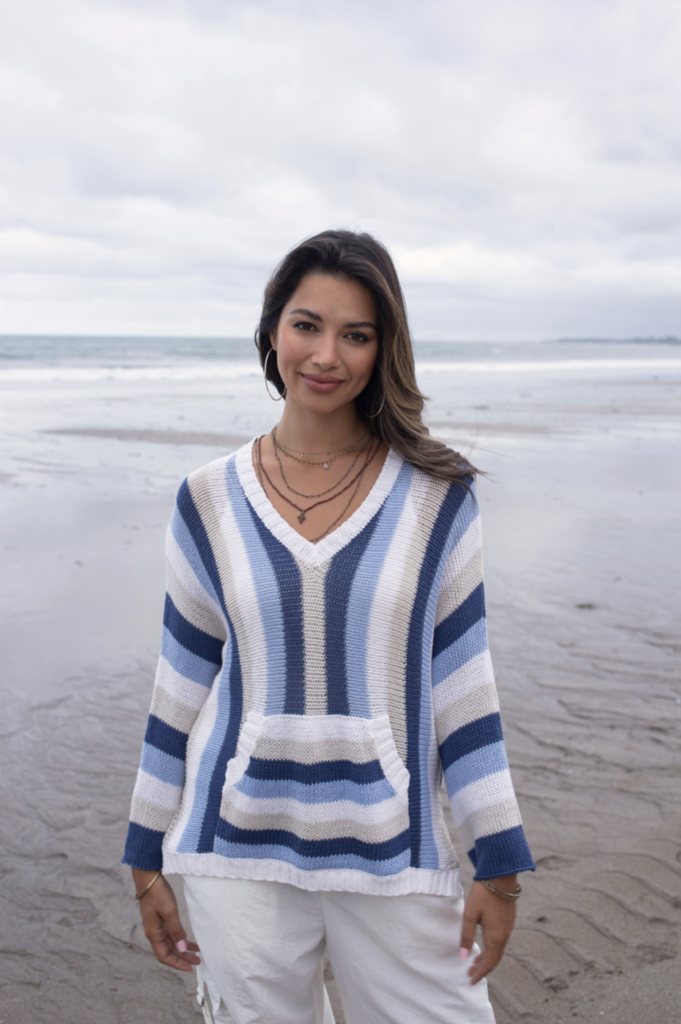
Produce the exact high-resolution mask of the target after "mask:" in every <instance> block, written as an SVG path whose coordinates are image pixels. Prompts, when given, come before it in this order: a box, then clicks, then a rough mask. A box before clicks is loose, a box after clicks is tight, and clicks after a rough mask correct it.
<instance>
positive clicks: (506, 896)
mask: <svg viewBox="0 0 681 1024" xmlns="http://www.w3.org/2000/svg"><path fill="white" fill-rule="evenodd" d="M478 882H480V884H481V885H484V887H485V889H489V891H490V892H493V893H494V895H495V896H501V898H502V900H511V901H512V902H513V903H515V901H516V900H517V899H518V897H519V896H520V894H521V892H522V891H523V890H522V889H521V887H520V883H518V885H517V886H516V890H515V892H504V890H503V889H498V888H497V886H496V885H494V884H493V883H492V882H490V880H489V879H488V878H478Z"/></svg>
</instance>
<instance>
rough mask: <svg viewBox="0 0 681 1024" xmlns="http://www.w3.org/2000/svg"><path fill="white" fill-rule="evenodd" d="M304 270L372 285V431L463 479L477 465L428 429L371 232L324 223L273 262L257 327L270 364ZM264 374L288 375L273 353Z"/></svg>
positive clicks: (400, 302)
mask: <svg viewBox="0 0 681 1024" xmlns="http://www.w3.org/2000/svg"><path fill="white" fill-rule="evenodd" d="M307 274H329V275H331V276H333V277H347V278H353V279H354V280H356V281H359V282H360V284H363V285H364V286H365V287H366V288H368V289H369V291H370V292H371V293H372V295H373V298H374V302H375V304H376V314H377V317H378V324H377V326H378V358H377V360H376V366H375V367H374V372H373V373H372V375H371V379H370V380H369V383H368V384H367V386H366V387H365V389H364V391H362V393H361V394H360V395H358V396H357V400H356V401H357V408H358V410H359V412H360V413H361V414H362V415H363V416H364V417H365V418H366V419H367V420H368V421H369V423H370V424H371V428H372V430H373V431H374V433H375V434H376V435H377V436H378V437H380V438H381V440H383V441H385V442H386V444H388V445H390V446H391V447H392V448H394V449H395V451H396V452H399V454H400V455H401V456H402V457H403V458H404V459H406V460H407V462H410V463H411V464H412V465H413V466H416V467H417V468H418V469H422V470H423V471H424V472H425V473H428V474H429V475H430V476H434V477H438V478H439V479H441V480H448V481H451V482H456V483H462V484H463V485H464V486H466V481H465V480H464V479H462V478H465V477H467V478H468V479H469V480H470V479H471V478H472V477H474V476H475V473H476V469H475V467H474V466H472V465H471V463H470V462H469V461H468V459H466V458H465V457H464V456H463V455H460V454H459V453H458V452H455V451H452V449H451V448H448V447H447V445H445V444H443V443H442V441H437V440H436V439H435V438H434V437H431V436H430V433H429V432H428V428H427V427H426V425H425V424H424V422H423V420H422V418H421V414H422V412H423V406H424V402H425V398H424V396H423V395H422V394H421V391H420V390H419V388H418V385H417V383H416V372H415V369H414V353H413V349H412V343H411V336H410V334H409V325H408V322H407V311H406V308H405V305H404V296H403V295H402V289H401V287H400V282H399V280H398V278H397V272H396V270H395V267H394V264H393V261H392V259H391V258H390V255H389V253H388V251H387V249H386V248H385V247H384V246H383V245H381V243H380V242H377V241H376V239H375V238H372V236H371V235H368V234H366V233H363V232H362V233H359V232H354V231H340V230H339V231H322V232H321V234H319V235H314V236H313V237H312V238H308V239H306V240H305V241H304V242H301V243H300V245H297V246H296V247H295V248H294V249H292V250H291V252H289V253H288V255H287V256H285V257H284V259H283V260H282V261H281V263H280V264H279V265H278V266H277V267H276V268H275V270H274V273H273V274H272V277H271V278H270V280H269V282H268V284H267V287H266V288H265V298H264V301H263V308H262V315H261V317H260V323H259V325H258V329H257V331H256V332H255V343H256V346H257V348H258V351H259V353H260V363H261V365H262V366H263V368H265V360H266V359H267V354H268V352H269V351H270V349H271V348H272V335H273V334H275V333H276V330H277V327H278V325H279V318H280V317H281V312H282V310H283V308H284V306H285V305H286V303H287V302H288V301H289V299H290V298H291V296H292V295H293V293H294V292H295V290H296V288H297V287H298V285H299V284H300V282H301V281H302V279H303V278H304V277H305V276H306V275H307ZM266 369H267V373H266V376H267V380H268V381H270V382H271V383H272V384H274V386H275V388H276V389H277V391H278V392H279V394H280V395H283V393H284V382H283V380H282V379H281V376H280V375H279V370H278V368H277V361H276V359H270V360H269V362H268V364H267V368H266Z"/></svg>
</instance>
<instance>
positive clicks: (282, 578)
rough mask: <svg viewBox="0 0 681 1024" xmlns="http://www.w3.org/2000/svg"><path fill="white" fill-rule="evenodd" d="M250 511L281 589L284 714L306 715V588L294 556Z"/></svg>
mask: <svg viewBox="0 0 681 1024" xmlns="http://www.w3.org/2000/svg"><path fill="white" fill-rule="evenodd" d="M249 511H250V513H251V517H252V520H253V523H254V524H255V528H256V530H257V531H258V534H259V536H260V540H261V541H262V545H263V547H264V548H265V551H266V552H267V556H268V558H269V560H270V562H271V565H272V569H273V571H274V580H275V585H276V586H277V588H278V590H279V607H280V608H281V610H282V617H283V635H284V643H285V649H286V701H285V704H284V714H286V715H304V714H305V651H304V645H303V590H302V582H301V578H300V569H299V568H298V565H297V564H296V560H295V558H294V557H293V555H292V554H291V553H290V551H288V550H287V549H286V548H285V547H284V545H283V544H281V543H280V542H279V541H278V540H277V538H276V537H275V536H274V535H273V534H272V533H271V532H270V531H269V530H268V529H267V527H266V526H265V524H264V523H263V522H262V520H261V519H260V518H259V517H258V516H257V515H256V513H255V512H254V510H253V509H252V508H251V507H250V505H249Z"/></svg>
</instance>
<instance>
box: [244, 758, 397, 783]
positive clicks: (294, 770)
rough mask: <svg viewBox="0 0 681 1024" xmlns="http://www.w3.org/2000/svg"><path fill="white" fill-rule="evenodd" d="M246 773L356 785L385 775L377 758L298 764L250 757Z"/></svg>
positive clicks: (256, 777)
mask: <svg viewBox="0 0 681 1024" xmlns="http://www.w3.org/2000/svg"><path fill="white" fill-rule="evenodd" d="M246 775H248V776H250V778H252V779H262V780H265V779H267V780H272V781H274V780H275V779H277V780H278V779H281V780H287V781H291V782H300V783H302V784H303V785H305V786H314V785H316V784H317V783H320V782H340V781H345V780H347V781H348V782H355V783H357V785H358V786H367V785H369V784H370V783H372V782H379V781H380V780H381V779H383V778H385V776H384V774H383V769H382V768H381V762H380V761H365V762H363V763H361V764H357V763H356V762H355V761H317V762H315V764H302V763H301V762H300V761H284V760H271V761H270V760H264V759H263V758H260V757H252V758H251V760H250V761H249V764H248V768H247V769H246Z"/></svg>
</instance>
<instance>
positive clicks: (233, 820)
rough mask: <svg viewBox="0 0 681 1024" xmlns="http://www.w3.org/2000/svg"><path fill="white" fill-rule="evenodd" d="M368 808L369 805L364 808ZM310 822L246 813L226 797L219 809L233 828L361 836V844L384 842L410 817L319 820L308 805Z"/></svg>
mask: <svg viewBox="0 0 681 1024" xmlns="http://www.w3.org/2000/svg"><path fill="white" fill-rule="evenodd" d="M367 810H370V808H367ZM310 815H311V819H312V820H310V821H300V820H299V819H298V818H294V817H292V816H291V815H290V814H273V815H268V816H267V817H266V816H265V815H262V814H249V813H248V812H246V811H242V810H240V809H239V808H237V807H234V805H233V804H231V803H230V802H229V799H226V800H224V801H223V803H222V807H221V808H220V817H221V818H224V820H225V821H228V822H229V823H230V825H234V827H235V828H242V829H248V830H249V831H256V832H257V831H260V830H263V829H283V830H284V831H286V832H292V833H293V834H294V835H296V836H298V837H299V838H300V839H305V840H315V839H347V838H352V839H360V840H361V841H362V842H364V843H384V842H386V841H387V840H389V839H394V838H395V836H398V835H399V834H400V833H401V832H404V831H405V829H407V828H409V816H408V814H407V811H406V810H404V811H402V812H401V813H400V814H397V815H395V817H394V818H388V820H387V821H371V820H368V821H364V822H359V821H353V820H352V818H336V819H335V820H333V821H318V820H316V819H315V818H314V817H313V816H314V806H311V807H310Z"/></svg>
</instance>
